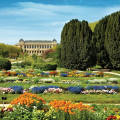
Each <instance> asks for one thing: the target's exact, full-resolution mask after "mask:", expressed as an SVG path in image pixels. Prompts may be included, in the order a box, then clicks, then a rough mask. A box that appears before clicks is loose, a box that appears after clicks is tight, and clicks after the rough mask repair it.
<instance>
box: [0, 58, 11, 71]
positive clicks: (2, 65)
mask: <svg viewBox="0 0 120 120" xmlns="http://www.w3.org/2000/svg"><path fill="white" fill-rule="evenodd" d="M2 69H5V70H10V69H11V62H10V61H9V60H8V59H6V58H3V57H0V70H2Z"/></svg>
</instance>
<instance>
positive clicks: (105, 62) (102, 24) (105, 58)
mask: <svg viewBox="0 0 120 120" xmlns="http://www.w3.org/2000/svg"><path fill="white" fill-rule="evenodd" d="M108 18H109V16H106V17H105V18H102V19H101V20H99V22H98V23H97V24H96V27H95V29H94V34H93V41H94V43H95V44H96V54H97V64H98V65H100V66H101V67H102V68H105V67H106V68H110V59H109V55H108V53H107V50H106V49H105V31H106V27H107V24H108Z"/></svg>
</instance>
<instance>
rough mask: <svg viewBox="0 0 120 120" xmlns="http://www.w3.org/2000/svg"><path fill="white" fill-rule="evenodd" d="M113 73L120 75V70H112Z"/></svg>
mask: <svg viewBox="0 0 120 120" xmlns="http://www.w3.org/2000/svg"><path fill="white" fill-rule="evenodd" d="M111 72H114V73H118V74H120V70H112V71H111Z"/></svg>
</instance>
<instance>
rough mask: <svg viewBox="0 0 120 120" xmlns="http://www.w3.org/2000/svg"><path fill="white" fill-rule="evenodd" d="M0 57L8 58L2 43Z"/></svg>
mask: <svg viewBox="0 0 120 120" xmlns="http://www.w3.org/2000/svg"><path fill="white" fill-rule="evenodd" d="M0 56H2V57H8V56H9V52H8V50H7V49H6V46H5V44H3V43H0Z"/></svg>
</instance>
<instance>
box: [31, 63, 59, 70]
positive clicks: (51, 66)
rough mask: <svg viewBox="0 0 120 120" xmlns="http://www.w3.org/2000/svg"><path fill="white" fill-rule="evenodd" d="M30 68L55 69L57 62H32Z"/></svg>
mask: <svg viewBox="0 0 120 120" xmlns="http://www.w3.org/2000/svg"><path fill="white" fill-rule="evenodd" d="M32 68H34V69H41V70H56V68H57V63H32Z"/></svg>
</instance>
